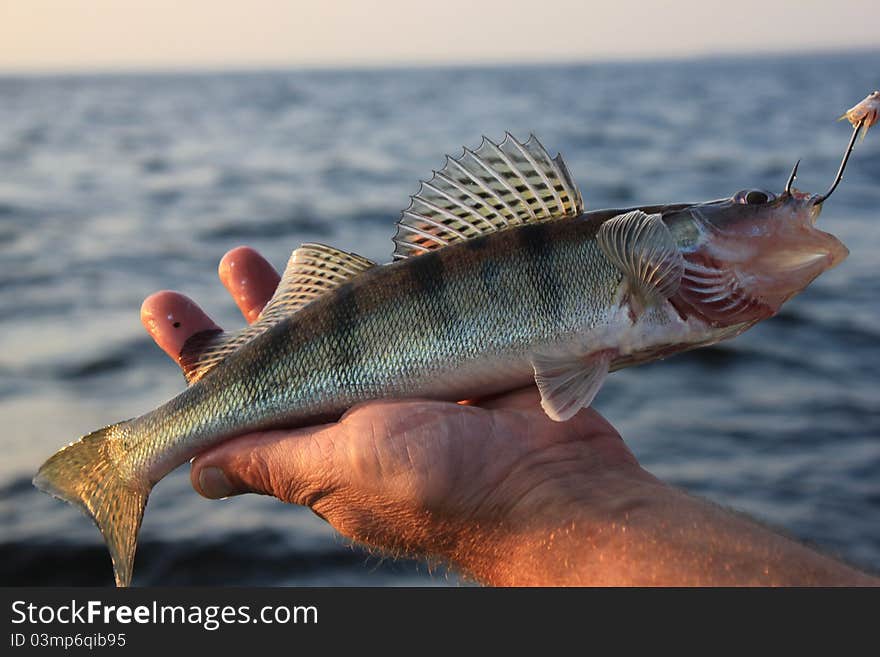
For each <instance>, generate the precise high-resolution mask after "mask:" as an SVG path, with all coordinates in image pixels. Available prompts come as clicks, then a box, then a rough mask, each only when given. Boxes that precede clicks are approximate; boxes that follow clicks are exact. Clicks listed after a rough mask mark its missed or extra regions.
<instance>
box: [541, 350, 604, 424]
mask: <svg viewBox="0 0 880 657" xmlns="http://www.w3.org/2000/svg"><path fill="white" fill-rule="evenodd" d="M611 358H612V354H611V352H610V351H602V352H599V353H597V354H591V355H590V356H588V357H587V358H586V359H575V360H572V358H571V356H565V357H552V356H549V357H548V356H533V357H532V367H534V368H535V383H536V384H537V385H538V390H539V391H540V392H541V407H542V408H543V409H544V412H546V413H547V416H548V417H549V418H550V419H551V420H555V421H557V422H565V421H566V420H568V419H569V418H571V417H572V416H573V415H574V414H575V413H577V412H578V411H579V410H581V409H582V408H585V407H587V406H589V405H590V404H591V403H592V401H593V398H594V397H595V396H596V393H597V392H599V388H601V387H602V383H603V382H604V381H605V376H606V375H607V374H608V367H609V366H610V365H611Z"/></svg>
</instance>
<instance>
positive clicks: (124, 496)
mask: <svg viewBox="0 0 880 657" xmlns="http://www.w3.org/2000/svg"><path fill="white" fill-rule="evenodd" d="M127 424H128V423H127V422H120V423H119V424H112V425H110V426H109V427H104V428H103V429H99V430H98V431H95V432H93V433H90V434H89V435H87V436H83V437H82V438H80V439H79V440H78V441H76V442H75V443H71V444H70V445H68V446H67V447H65V448H64V449H61V450H59V451H58V452H57V453H56V454H55V455H54V456H52V457H51V458H49V460H48V461H46V462H45V463H44V464H43V465H42V467H40V470H39V472H37V475H36V476H35V477H34V485H35V486H36V487H37V488H39V489H40V490H42V491H45V492H46V493H49V494H50V495H54V496H55V497H58V498H61V499H62V500H64V501H66V502H70V503H71V504H75V505H76V506H78V507H80V508H81V509H82V510H83V511H85V512H86V513H87V514H88V515H89V516H90V517H91V518H92V520H94V521H95V524H96V525H97V526H98V529H100V530H101V534H103V535H104V541H105V542H106V543H107V549H109V550H110V558H111V559H112V560H113V574H114V576H115V578H116V586H128V585H129V584H130V583H131V573H132V568H133V566H134V553H135V549H136V548H137V534H138V530H139V529H140V526H141V519H142V518H143V515H144V507H145V506H146V505H147V497H148V496H149V494H150V488H151V486H150V485H149V483H147V482H146V481H139V480H138V479H137V478H136V477H134V476H133V475H132V474H130V473H128V472H126V471H125V470H124V469H121V468H119V467H118V465H117V463H118V462H119V461H120V460H121V459H120V457H121V456H122V455H123V453H124V452H123V447H122V445H121V442H120V439H121V438H122V437H123V435H124V433H125V427H126V425H127Z"/></svg>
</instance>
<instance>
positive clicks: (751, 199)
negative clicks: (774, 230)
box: [734, 189, 773, 205]
mask: <svg viewBox="0 0 880 657" xmlns="http://www.w3.org/2000/svg"><path fill="white" fill-rule="evenodd" d="M734 200H736V201H737V202H738V203H743V204H745V205H763V204H764V203H769V202H770V201H772V200H773V195H772V194H769V193H768V192H765V191H763V190H760V189H749V190H745V191H742V192H740V193H739V194H737V195H736V197H735V199H734Z"/></svg>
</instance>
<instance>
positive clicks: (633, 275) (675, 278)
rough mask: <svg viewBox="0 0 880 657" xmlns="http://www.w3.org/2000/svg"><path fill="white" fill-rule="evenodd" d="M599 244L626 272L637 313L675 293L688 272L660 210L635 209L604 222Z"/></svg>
mask: <svg viewBox="0 0 880 657" xmlns="http://www.w3.org/2000/svg"><path fill="white" fill-rule="evenodd" d="M596 241H597V242H598V243H599V247H600V248H601V249H602V251H603V252H604V253H605V256H606V257H607V258H608V259H609V260H610V261H611V263H612V264H613V265H614V266H615V267H617V268H618V269H619V270H620V272H621V273H622V274H623V275H624V277H625V279H626V282H627V285H628V287H629V290H628V291H629V294H630V304H631V307H632V308H633V310H634V311H635V313H636V314H639V313H640V312H641V310H642V309H644V307H645V306H648V305H652V304H656V303H659V302H661V301H665V300H666V299H668V298H670V297H672V296H674V295H675V293H676V292H677V291H678V288H679V286H680V285H681V278H682V275H683V274H684V257H683V256H682V255H681V252H680V251H679V250H678V246H677V245H676V243H675V238H674V237H673V236H672V233H671V232H669V229H668V228H667V227H666V224H664V223H663V218H662V215H660V214H645V213H644V212H642V211H641V210H633V211H632V212H627V213H625V214H619V215H617V216H616V217H613V218H611V219H609V220H608V221H606V222H605V223H603V224H602V225H601V226H600V228H599V232H598V233H597V235H596Z"/></svg>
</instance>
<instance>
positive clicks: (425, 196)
mask: <svg viewBox="0 0 880 657" xmlns="http://www.w3.org/2000/svg"><path fill="white" fill-rule="evenodd" d="M582 210H583V200H582V199H581V194H580V192H579V191H578V189H577V186H576V185H575V184H574V182H572V179H571V176H570V175H569V173H568V170H567V169H566V168H565V163H564V162H563V161H562V156H561V155H557V156H556V158H555V159H554V158H551V157H550V155H549V154H548V153H547V151H546V150H545V149H544V147H543V146H542V145H541V143H540V142H539V141H538V139H537V138H536V137H535V136H534V135H532V136H531V137H529V140H528V141H527V142H526V143H524V144H522V143H520V142H518V141H517V140H516V139H515V138H514V137H512V136H511V135H510V133H507V134H506V135H505V137H504V141H502V142H501V143H500V144H496V143H494V142H492V141H490V140H489V139H486V138H485V137H483V142H482V143H481V144H480V147H479V148H478V149H477V150H475V151H472V150H469V149H467V148H465V149H464V152H463V153H462V154H461V155H460V156H459V157H456V158H452V157H449V156H448V155H447V156H446V165H445V166H444V167H443V168H442V169H441V170H440V171H435V172H434V176H433V177H432V178H431V179H430V180H428V181H427V182H425V181H422V183H421V185H420V187H419V191H418V192H417V193H416V194H415V195H414V196H413V197H412V200H411V202H410V204H409V207H408V208H407V209H406V210H404V211H403V213H402V214H401V217H400V221H398V223H397V234H396V235H395V236H394V244H395V249H394V258H395V259H401V258H408V257H410V256H412V255H418V254H420V253H425V252H427V251H431V250H433V249H437V248H441V247H443V246H446V245H447V244H450V243H452V242H458V241H461V240H467V239H470V238H472V237H477V236H479V235H483V234H485V233H490V232H494V231H498V230H504V229H505V228H509V227H511V226H518V225H521V224H525V223H530V222H535V221H546V220H548V219H562V218H564V217H574V216H577V215H578V214H580V213H581V211H582Z"/></svg>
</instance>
